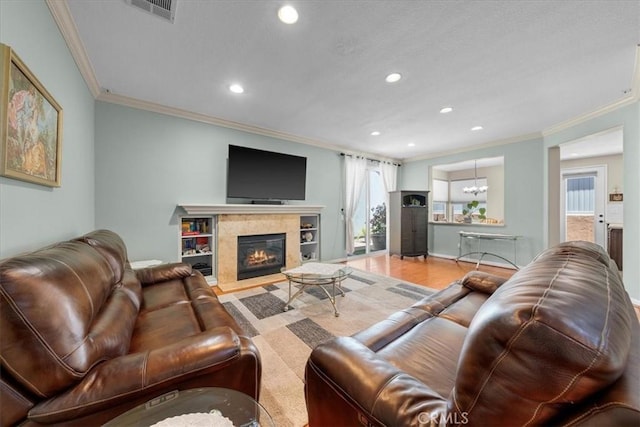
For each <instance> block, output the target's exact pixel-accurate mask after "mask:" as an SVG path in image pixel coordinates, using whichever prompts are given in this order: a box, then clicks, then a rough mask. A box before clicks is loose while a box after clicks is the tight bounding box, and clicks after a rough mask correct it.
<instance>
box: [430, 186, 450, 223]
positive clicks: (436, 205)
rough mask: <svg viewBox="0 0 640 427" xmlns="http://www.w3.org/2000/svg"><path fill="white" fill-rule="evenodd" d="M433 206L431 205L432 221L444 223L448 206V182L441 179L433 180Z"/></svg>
mask: <svg viewBox="0 0 640 427" xmlns="http://www.w3.org/2000/svg"><path fill="white" fill-rule="evenodd" d="M432 191H433V204H432V209H431V212H432V217H431V218H432V220H433V221H446V220H447V218H448V217H449V215H447V210H448V204H449V181H445V180H442V179H434V180H433V189H432Z"/></svg>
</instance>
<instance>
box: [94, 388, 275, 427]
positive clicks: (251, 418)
mask: <svg viewBox="0 0 640 427" xmlns="http://www.w3.org/2000/svg"><path fill="white" fill-rule="evenodd" d="M194 413H206V414H217V415H221V416H223V417H225V418H227V419H228V420H229V421H231V422H232V423H233V425H234V426H237V427H258V426H262V427H275V424H274V423H273V420H272V419H271V416H270V415H269V413H268V412H267V411H266V409H264V407H263V406H262V405H260V404H259V403H258V402H256V401H255V400H254V399H253V398H251V397H250V396H247V395H246V394H244V393H241V392H239V391H236V390H231V389H227V388H218V387H207V388H195V389H190V390H175V391H172V392H169V393H166V394H163V395H161V396H158V397H156V398H154V399H151V400H149V401H148V402H146V403H143V404H141V405H138V406H136V407H135V408H133V409H130V410H129V411H127V412H125V413H124V414H122V415H120V416H118V417H116V418H114V419H113V420H111V421H109V422H108V423H107V424H105V426H108V427H113V426H118V427H121V426H151V425H153V424H156V423H158V422H160V421H163V420H166V419H167V418H171V417H176V416H179V415H186V414H194Z"/></svg>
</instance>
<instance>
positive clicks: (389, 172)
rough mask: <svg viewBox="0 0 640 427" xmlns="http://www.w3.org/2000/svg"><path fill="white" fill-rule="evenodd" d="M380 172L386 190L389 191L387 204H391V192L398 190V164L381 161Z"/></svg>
mask: <svg viewBox="0 0 640 427" xmlns="http://www.w3.org/2000/svg"><path fill="white" fill-rule="evenodd" d="M380 174H381V175H382V182H383V183H384V191H386V192H387V206H389V192H390V191H396V186H397V182H398V165H394V164H393V163H387V162H380Z"/></svg>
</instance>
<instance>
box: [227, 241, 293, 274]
mask: <svg viewBox="0 0 640 427" xmlns="http://www.w3.org/2000/svg"><path fill="white" fill-rule="evenodd" d="M285 246H286V234H285V233H279V234H258V235H252V236H238V269H237V271H238V278H237V280H243V279H250V278H252V277H258V276H266V275H268V274H275V273H279V272H280V270H281V269H282V267H284V266H285V264H286V263H285V259H286V250H285V249H286V248H285Z"/></svg>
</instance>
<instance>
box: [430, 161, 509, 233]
mask: <svg viewBox="0 0 640 427" xmlns="http://www.w3.org/2000/svg"><path fill="white" fill-rule="evenodd" d="M430 172H431V214H432V215H431V220H432V221H434V222H456V223H462V222H468V221H469V220H470V219H471V220H473V221H477V222H478V221H482V222H483V223H491V224H501V223H504V158H503V157H493V158H485V159H472V160H467V161H464V162H459V163H452V164H446V165H436V166H432V167H431V170H430ZM473 186H475V187H478V188H480V187H487V188H488V189H487V190H486V191H484V192H477V193H475V194H474V193H468V192H465V191H464V189H465V187H467V188H468V187H473ZM474 201H477V202H478V206H476V207H475V208H474V211H473V213H472V214H471V215H467V216H466V218H465V214H464V212H463V211H466V210H468V208H467V204H468V203H470V202H474ZM480 209H483V211H482V212H484V216H482V215H481V212H480ZM485 216H486V218H485Z"/></svg>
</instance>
